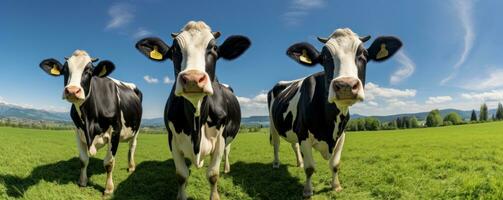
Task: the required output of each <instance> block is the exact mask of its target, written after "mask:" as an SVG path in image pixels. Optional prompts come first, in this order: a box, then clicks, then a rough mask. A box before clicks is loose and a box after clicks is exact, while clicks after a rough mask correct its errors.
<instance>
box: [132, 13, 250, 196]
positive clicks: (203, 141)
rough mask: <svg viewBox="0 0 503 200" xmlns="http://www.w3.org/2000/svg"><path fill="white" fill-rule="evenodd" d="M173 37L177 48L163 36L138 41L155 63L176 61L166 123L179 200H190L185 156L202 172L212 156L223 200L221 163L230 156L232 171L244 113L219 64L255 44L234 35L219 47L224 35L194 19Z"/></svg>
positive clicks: (212, 178) (213, 180) (212, 175)
mask: <svg viewBox="0 0 503 200" xmlns="http://www.w3.org/2000/svg"><path fill="white" fill-rule="evenodd" d="M171 36H172V37H173V44H172V45H171V47H170V46H168V45H167V44H166V43H164V42H163V41H162V39H160V38H145V39H142V40H140V41H139V42H138V43H136V48H137V49H138V50H139V51H140V52H141V53H142V54H144V55H145V56H147V57H148V58H150V59H151V60H154V61H164V60H166V59H171V60H172V61H173V65H174V71H175V76H176V82H175V84H174V86H173V88H172V90H171V93H170V96H169V99H168V101H167V103H166V107H165V110H164V122H165V124H166V128H167V130H168V134H169V147H170V150H171V152H172V155H173V159H174V161H175V166H176V174H177V179H178V180H177V181H178V184H179V188H178V196H177V199H186V198H187V196H186V194H185V187H186V185H187V179H188V177H189V169H188V167H187V165H186V164H185V161H184V158H188V159H190V160H191V162H192V163H193V164H195V166H196V167H197V168H200V167H202V166H203V161H204V157H206V156H208V155H211V163H210V165H209V167H208V170H207V173H206V175H207V177H208V180H209V182H210V184H211V196H210V199H219V195H218V191H217V180H218V177H219V168H220V162H221V160H222V157H223V156H225V168H224V172H228V171H229V170H230V166H229V151H230V143H231V141H232V140H233V139H234V137H235V136H236V134H237V132H238V130H239V125H240V122H241V110H240V108H239V103H238V100H237V98H236V96H234V94H233V91H232V89H231V88H230V87H228V86H226V85H224V84H221V83H219V81H218V79H217V76H216V73H215V71H216V68H215V65H216V61H217V60H218V59H219V58H223V59H226V60H232V59H235V58H237V57H239V56H240V55H241V54H242V53H244V52H245V50H246V49H248V47H249V46H250V44H251V43H250V40H248V38H246V37H244V36H230V37H229V38H227V39H226V40H225V42H224V43H223V44H222V45H220V46H217V42H216V39H217V38H218V37H219V36H220V33H219V32H212V31H211V29H210V27H209V26H208V25H206V24H205V23H204V22H202V21H199V22H195V21H190V22H188V23H187V24H186V25H185V27H184V28H183V29H182V30H181V32H179V33H173V34H171Z"/></svg>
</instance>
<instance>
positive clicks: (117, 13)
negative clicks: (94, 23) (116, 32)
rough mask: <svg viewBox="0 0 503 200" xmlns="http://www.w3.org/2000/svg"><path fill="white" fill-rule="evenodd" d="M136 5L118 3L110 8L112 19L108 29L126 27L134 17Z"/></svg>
mask: <svg viewBox="0 0 503 200" xmlns="http://www.w3.org/2000/svg"><path fill="white" fill-rule="evenodd" d="M133 12H134V7H133V6H132V5H131V4H127V3H117V4H114V5H112V6H111V7H110V8H109V9H108V15H109V16H110V20H109V21H108V23H107V26H106V29H116V28H120V27H124V26H126V25H127V24H129V22H131V21H132V20H133V19H134V14H133Z"/></svg>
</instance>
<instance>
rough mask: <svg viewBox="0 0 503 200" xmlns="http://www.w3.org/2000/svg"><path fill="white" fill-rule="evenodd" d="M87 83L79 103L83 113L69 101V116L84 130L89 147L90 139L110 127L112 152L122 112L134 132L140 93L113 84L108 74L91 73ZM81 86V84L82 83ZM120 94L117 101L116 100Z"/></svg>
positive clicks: (117, 140) (113, 151)
mask: <svg viewBox="0 0 503 200" xmlns="http://www.w3.org/2000/svg"><path fill="white" fill-rule="evenodd" d="M89 82H90V83H89V85H88V88H89V89H88V90H86V91H88V94H87V95H86V100H85V101H84V103H83V104H82V105H81V106H80V111H81V113H82V116H81V117H80V116H79V115H78V112H77V110H76V107H75V105H72V109H71V111H70V116H71V117H72V120H73V122H74V124H75V126H76V127H77V128H80V129H82V130H84V135H85V138H86V143H87V146H88V148H89V147H90V146H91V143H92V141H93V139H94V138H95V137H96V136H97V135H100V134H102V133H104V132H105V131H107V130H108V128H110V127H112V128H113V132H112V135H111V137H112V138H111V140H112V141H111V143H112V148H111V149H112V154H113V155H115V153H116V152H117V147H118V143H119V140H120V131H121V129H122V128H125V127H122V119H121V112H122V113H123V116H124V120H125V126H126V127H128V128H131V129H132V131H133V134H137V132H138V130H139V128H140V122H141V116H142V105H141V101H142V94H141V92H140V90H138V89H135V90H133V89H131V88H129V87H126V86H124V85H121V84H116V83H115V82H114V81H112V80H111V79H109V78H106V77H105V78H100V77H96V76H93V77H92V78H90V81H89ZM82 86H84V85H82ZM119 98H120V101H119Z"/></svg>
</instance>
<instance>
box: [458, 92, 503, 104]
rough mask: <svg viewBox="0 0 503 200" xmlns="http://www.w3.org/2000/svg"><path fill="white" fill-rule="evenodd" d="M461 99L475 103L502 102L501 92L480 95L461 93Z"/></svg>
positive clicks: (502, 93)
mask: <svg viewBox="0 0 503 200" xmlns="http://www.w3.org/2000/svg"><path fill="white" fill-rule="evenodd" d="M461 97H463V98H465V99H468V100H477V101H503V90H492V91H489V92H480V93H474V92H471V93H462V94H461Z"/></svg>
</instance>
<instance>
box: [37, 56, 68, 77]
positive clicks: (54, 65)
mask: <svg viewBox="0 0 503 200" xmlns="http://www.w3.org/2000/svg"><path fill="white" fill-rule="evenodd" d="M39 66H40V68H41V69H42V70H44V71H45V72H46V73H48V74H49V75H52V76H60V75H61V71H63V65H62V64H61V63H60V62H59V61H58V60H56V59H54V58H49V59H45V60H43V61H42V62H40V64H39Z"/></svg>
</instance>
